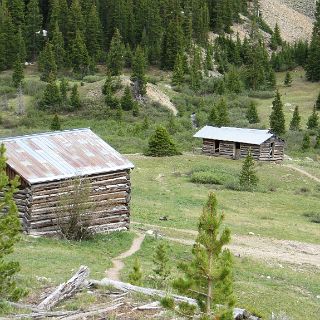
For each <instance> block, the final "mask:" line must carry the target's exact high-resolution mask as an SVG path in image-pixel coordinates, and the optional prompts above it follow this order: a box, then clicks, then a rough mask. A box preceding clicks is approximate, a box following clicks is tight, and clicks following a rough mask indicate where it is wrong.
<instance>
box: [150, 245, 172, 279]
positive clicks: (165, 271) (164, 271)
mask: <svg viewBox="0 0 320 320" xmlns="http://www.w3.org/2000/svg"><path fill="white" fill-rule="evenodd" d="M168 262H169V256H168V245H167V244H166V243H164V242H161V243H159V244H158V245H157V247H156V250H155V253H154V255H153V263H154V269H153V272H154V273H155V275H156V276H157V278H158V279H159V280H161V281H166V280H167V279H168V277H169V275H170V267H169V265H168Z"/></svg>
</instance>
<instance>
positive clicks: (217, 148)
mask: <svg viewBox="0 0 320 320" xmlns="http://www.w3.org/2000/svg"><path fill="white" fill-rule="evenodd" d="M220 142H221V141H220V140H215V142H214V153H217V154H219V153H220Z"/></svg>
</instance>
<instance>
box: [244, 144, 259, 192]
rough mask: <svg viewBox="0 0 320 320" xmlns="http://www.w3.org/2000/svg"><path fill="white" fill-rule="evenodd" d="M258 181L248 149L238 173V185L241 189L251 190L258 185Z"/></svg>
mask: <svg viewBox="0 0 320 320" xmlns="http://www.w3.org/2000/svg"><path fill="white" fill-rule="evenodd" d="M258 181H259V179H258V177H257V175H256V172H255V163H254V159H253V157H252V154H251V150H249V151H248V155H247V156H246V158H245V160H244V162H243V165H242V169H241V173H240V178H239V182H240V187H241V188H242V189H243V190H247V191H252V190H253V189H254V188H255V187H256V186H257V185H258Z"/></svg>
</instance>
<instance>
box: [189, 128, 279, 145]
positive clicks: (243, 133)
mask: <svg viewBox="0 0 320 320" xmlns="http://www.w3.org/2000/svg"><path fill="white" fill-rule="evenodd" d="M272 136H273V134H272V133H270V132H269V131H268V130H258V129H243V128H231V127H221V128H218V127H211V126H205V127H203V128H202V129H201V130H199V131H198V132H197V133H196V134H195V135H194V137H195V138H202V139H213V140H222V141H232V142H241V143H248V144H255V145H260V144H261V143H263V142H265V141H266V140H268V139H270V138H271V137H272Z"/></svg>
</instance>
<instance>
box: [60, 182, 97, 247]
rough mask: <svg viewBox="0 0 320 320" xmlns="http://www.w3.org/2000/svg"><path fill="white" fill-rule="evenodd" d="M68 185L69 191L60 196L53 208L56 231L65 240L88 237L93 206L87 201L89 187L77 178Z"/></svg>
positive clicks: (91, 231)
mask: <svg viewBox="0 0 320 320" xmlns="http://www.w3.org/2000/svg"><path fill="white" fill-rule="evenodd" d="M69 187H70V188H69V189H70V190H71V191H70V192H68V193H65V194H62V195H61V196H60V199H59V203H58V206H57V207H56V208H55V216H56V219H57V227H58V231H59V233H60V235H61V236H62V238H65V239H67V240H74V241H80V240H86V239H89V238H90V237H91V236H92V234H93V230H92V229H90V225H91V220H92V219H93V218H94V217H93V214H92V211H93V209H94V207H93V205H92V204H90V203H89V196H90V187H89V185H88V184H87V183H85V182H84V181H82V180H80V179H79V178H76V179H72V180H70V181H69Z"/></svg>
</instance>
